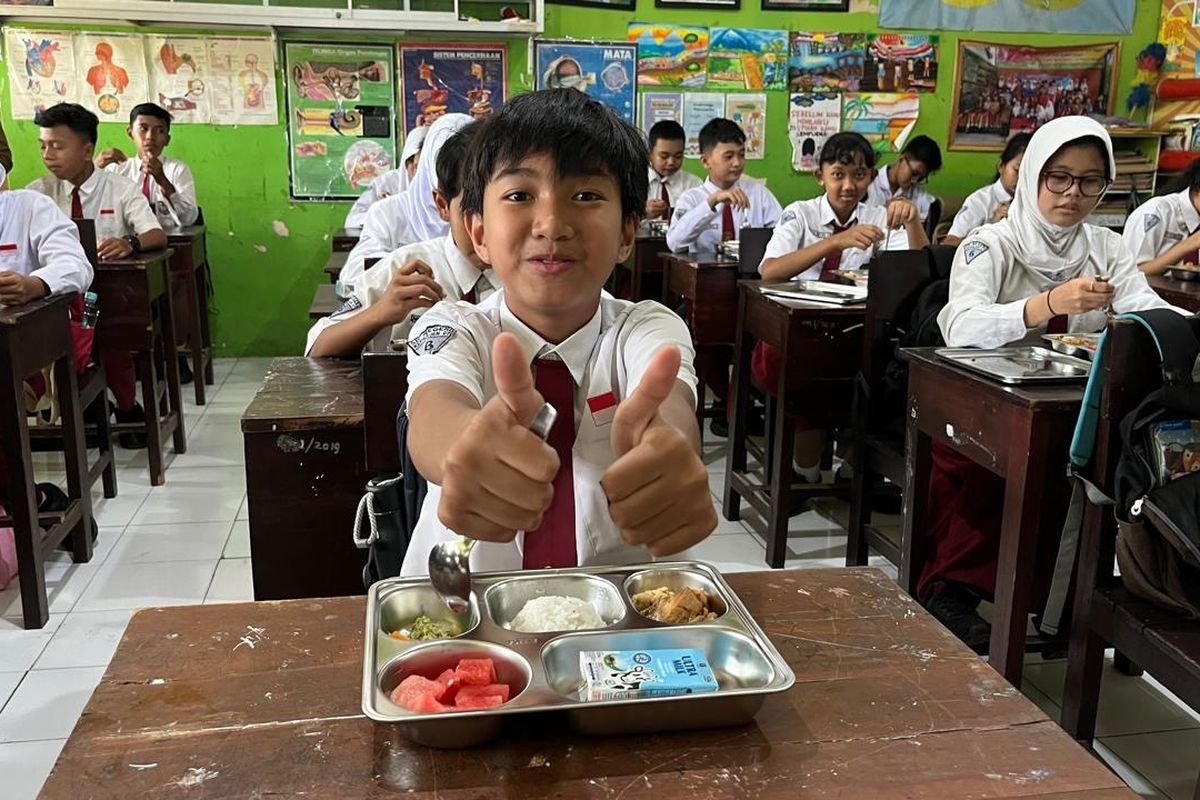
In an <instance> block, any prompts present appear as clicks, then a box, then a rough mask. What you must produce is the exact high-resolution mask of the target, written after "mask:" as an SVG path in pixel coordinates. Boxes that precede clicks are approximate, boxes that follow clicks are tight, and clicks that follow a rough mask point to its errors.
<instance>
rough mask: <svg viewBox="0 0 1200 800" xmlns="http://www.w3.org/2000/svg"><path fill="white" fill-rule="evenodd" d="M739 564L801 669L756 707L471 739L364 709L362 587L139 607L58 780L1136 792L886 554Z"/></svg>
mask: <svg viewBox="0 0 1200 800" xmlns="http://www.w3.org/2000/svg"><path fill="white" fill-rule="evenodd" d="M729 582H730V584H732V586H733V588H734V590H735V591H736V592H737V593H738V595H739V596H740V597H741V598H742V600H743V601H744V602H745V604H746V606H747V607H748V608H749V610H750V611H751V613H752V614H753V615H754V616H755V618H756V619H758V620H759V622H760V623H761V624H762V627H763V628H764V629H765V630H766V631H767V632H768V634H769V635H770V636H771V638H772V640H773V641H774V642H775V644H776V646H777V647H778V648H779V650H780V652H781V653H783V655H784V657H785V658H786V659H787V660H788V662H789V663H790V664H791V666H792V668H793V669H794V670H795V672H796V676H797V680H796V685H795V687H794V688H793V689H791V690H790V691H789V692H787V693H785V694H782V695H775V696H773V697H771V698H768V700H767V702H766V704H765V705H764V706H763V709H762V711H761V712H760V713H759V715H758V717H757V719H756V720H755V721H754V722H753V723H751V724H749V725H745V726H742V727H737V728H725V729H716V730H707V731H694V732H685V733H672V734H660V735H647V736H638V737H611V738H594V739H593V738H585V737H581V736H578V735H575V734H573V733H570V732H569V730H568V729H567V728H566V727H565V724H564V723H563V721H562V720H561V719H560V718H558V717H555V716H552V715H547V716H545V717H531V718H525V719H524V721H523V722H521V723H517V724H515V725H513V726H511V727H510V728H509V729H508V734H507V735H506V736H505V737H504V739H503V740H502V741H498V742H495V743H492V744H488V745H484V746H481V747H478V748H474V749H470V750H461V751H455V750H429V749H426V748H422V747H417V746H414V745H411V744H409V743H408V742H407V741H406V740H404V739H403V738H401V737H400V736H399V735H398V734H397V733H396V732H395V730H394V729H393V728H392V727H390V726H388V725H381V724H375V723H372V722H371V721H369V720H367V719H366V718H365V717H363V715H362V713H361V710H360V708H359V702H360V681H361V675H362V672H361V667H362V663H361V659H362V625H363V618H364V599H363V598H361V597H355V598H338V599H332V600H290V601H282V602H264V603H239V604H229V605H207V606H185V607H175V608H154V609H147V610H143V611H140V612H138V613H137V614H136V615H135V616H134V618H133V621H132V622H131V623H130V625H129V628H128V630H127V631H126V633H125V638H124V639H123V641H122V642H121V645H120V647H119V648H118V650H117V653H116V655H115V656H114V657H113V660H112V662H111V664H110V665H109V668H108V671H107V673H106V674H105V676H104V679H103V680H102V681H101V683H100V686H99V687H98V688H97V689H96V691H95V694H94V695H93V696H92V698H91V701H90V702H89V703H88V706H87V708H86V709H85V710H84V712H83V716H82V718H81V719H80V721H79V723H78V725H77V726H76V727H75V731H74V733H73V734H72V735H71V738H70V740H69V741H68V742H67V745H66V747H65V749H64V750H63V752H62V755H61V756H60V757H59V760H58V764H57V765H56V766H55V768H54V771H53V773H52V774H51V776H50V778H49V781H48V782H47V784H46V787H45V789H44V790H43V793H42V797H43V798H47V800H51V799H57V798H61V799H62V800H75V799H76V798H83V797H90V798H122V799H124V798H139V800H141V799H142V798H167V797H170V798H179V797H184V798H187V797H203V798H205V799H206V800H214V799H215V798H266V797H268V796H269V797H272V798H275V797H305V798H331V799H332V800H355V799H357V798H385V797H392V796H394V795H396V794H401V793H405V794H408V795H409V796H412V797H417V798H422V800H433V798H438V799H439V800H467V798H471V799H472V800H474V799H475V798H479V799H480V800H486V799H489V798H495V799H496V800H499V798H571V800H590V799H591V798H597V799H598V798H613V799H614V800H615V798H623V799H628V800H632V799H633V798H643V799H647V800H649V799H651V798H652V799H653V800H668V799H669V798H681V799H682V798H687V800H696V799H697V798H788V799H789V800H791V799H792V798H846V799H852V800H863V799H867V798H910V799H911V798H937V799H938V800H944V799H945V798H987V797H996V798H1042V799H1043V800H1068V798H1069V799H1070V800H1085V798H1086V800H1110V799H1114V798H1136V797H1137V795H1135V794H1133V793H1132V792H1131V791H1129V790H1128V789H1127V788H1125V787H1124V784H1122V783H1121V781H1120V779H1119V778H1117V777H1115V776H1114V775H1113V774H1112V773H1111V772H1109V771H1108V770H1107V769H1106V768H1105V767H1104V766H1103V765H1102V764H1101V763H1100V762H1098V761H1096V760H1095V759H1093V758H1092V757H1091V756H1090V755H1088V754H1087V753H1086V752H1085V751H1084V750H1083V749H1082V748H1081V747H1079V746H1078V745H1077V744H1076V743H1075V742H1074V741H1072V740H1071V739H1070V738H1069V737H1068V736H1067V735H1066V734H1065V733H1064V732H1063V731H1062V730H1061V729H1060V728H1059V727H1058V726H1057V725H1055V724H1054V723H1053V722H1051V721H1050V720H1049V719H1048V718H1047V717H1046V716H1045V715H1044V714H1043V713H1042V712H1041V711H1040V710H1038V708H1037V707H1036V706H1034V705H1033V704H1032V703H1030V702H1029V701H1028V700H1026V699H1025V698H1024V697H1023V696H1022V695H1021V694H1020V693H1019V692H1018V691H1016V690H1015V689H1013V688H1012V687H1011V686H1009V685H1008V684H1006V683H1005V682H1004V680H1003V679H1002V678H1000V676H999V675H997V674H996V673H995V672H993V671H992V670H991V669H990V668H989V667H988V666H987V665H986V664H985V663H983V662H981V661H980V660H979V659H977V658H976V657H975V656H974V655H973V654H971V653H970V652H969V651H968V650H966V649H965V648H964V647H963V646H962V645H961V644H959V643H958V642H957V640H955V639H954V638H952V637H951V636H950V635H949V634H948V633H947V632H946V631H945V630H944V629H943V628H941V627H940V626H939V625H937V624H936V623H935V622H934V621H933V620H932V619H931V618H930V617H929V616H928V615H927V614H926V613H925V612H924V611H923V610H922V609H920V608H919V607H918V606H917V605H915V604H914V603H913V602H912V601H911V600H909V599H908V598H907V597H906V596H905V595H904V594H902V593H901V592H900V590H899V589H898V587H897V586H896V585H895V584H894V583H893V582H892V581H890V580H889V579H888V578H887V577H886V576H885V575H884V574H883V573H881V572H879V571H878V570H875V569H871V568H855V569H825V570H802V571H801V570H796V571H787V572H784V571H774V572H757V573H742V574H736V575H730V576H729Z"/></svg>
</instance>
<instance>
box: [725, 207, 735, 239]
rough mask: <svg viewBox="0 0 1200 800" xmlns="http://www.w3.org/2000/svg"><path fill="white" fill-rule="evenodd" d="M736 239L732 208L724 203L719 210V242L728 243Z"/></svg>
mask: <svg viewBox="0 0 1200 800" xmlns="http://www.w3.org/2000/svg"><path fill="white" fill-rule="evenodd" d="M736 238H737V229H736V228H734V227H733V206H731V205H730V204H729V203H728V202H726V203H725V204H724V205H723V206H722V208H721V241H722V242H728V241H732V240H733V239H736Z"/></svg>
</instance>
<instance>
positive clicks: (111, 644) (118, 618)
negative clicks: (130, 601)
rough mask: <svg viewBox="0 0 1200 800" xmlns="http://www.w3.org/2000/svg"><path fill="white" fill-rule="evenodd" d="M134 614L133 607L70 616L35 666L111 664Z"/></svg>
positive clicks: (37, 667)
mask: <svg viewBox="0 0 1200 800" xmlns="http://www.w3.org/2000/svg"><path fill="white" fill-rule="evenodd" d="M131 616H133V610H132V609H128V608H126V609H118V610H115V611H75V612H73V613H71V614H69V615H67V618H66V619H65V620H63V623H62V624H61V625H59V626H58V630H57V631H55V633H54V638H53V639H51V640H50V644H49V645H48V646H47V647H46V649H45V650H43V651H42V655H41V657H39V658H38V660H37V663H36V664H35V665H34V669H39V670H42V669H64V668H68V667H106V666H108V662H109V661H111V660H112V656H113V653H114V652H116V650H117V644H118V643H119V642H120V641H121V637H122V636H123V635H124V634H125V626H127V625H128V624H129V618H130V617H131Z"/></svg>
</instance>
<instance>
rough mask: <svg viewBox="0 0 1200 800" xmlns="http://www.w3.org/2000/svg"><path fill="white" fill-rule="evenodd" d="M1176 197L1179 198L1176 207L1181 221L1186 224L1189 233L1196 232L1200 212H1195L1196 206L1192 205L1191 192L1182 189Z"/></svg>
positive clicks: (1199, 223) (1199, 224)
mask: <svg viewBox="0 0 1200 800" xmlns="http://www.w3.org/2000/svg"><path fill="white" fill-rule="evenodd" d="M1175 196H1176V197H1178V198H1179V201H1178V203H1177V205H1178V206H1179V213H1180V214H1182V215H1183V221H1184V222H1185V223H1187V229H1188V230H1189V231H1194V230H1196V228H1197V227H1200V212H1198V211H1196V206H1194V205H1193V204H1192V190H1191V189H1190V188H1189V189H1184V190H1183V191H1182V192H1176V194H1175Z"/></svg>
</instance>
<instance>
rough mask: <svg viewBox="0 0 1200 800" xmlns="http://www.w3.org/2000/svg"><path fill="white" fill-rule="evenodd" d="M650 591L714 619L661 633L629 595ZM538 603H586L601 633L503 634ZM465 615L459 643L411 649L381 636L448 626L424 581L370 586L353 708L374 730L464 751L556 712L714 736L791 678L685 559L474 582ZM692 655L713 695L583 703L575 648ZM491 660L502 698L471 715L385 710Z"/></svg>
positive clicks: (752, 627)
mask: <svg viewBox="0 0 1200 800" xmlns="http://www.w3.org/2000/svg"><path fill="white" fill-rule="evenodd" d="M658 586H667V587H668V588H671V589H680V588H682V587H685V586H694V587H696V588H700V589H704V590H705V591H706V592H708V593H709V596H710V597H712V598H713V601H712V602H713V606H714V610H715V611H718V612H721V613H720V616H718V618H717V619H715V620H711V621H709V622H703V623H694V624H691V625H666V624H663V623H659V622H655V621H653V620H651V619H649V618H647V617H644V616H642V615H641V614H639V613H638V612H637V611H636V610H634V607H633V604H632V602H631V601H630V597H631V596H632V595H634V594H637V593H638V592H640V591H643V590H646V589H652V588H655V587H658ZM542 595H564V596H569V597H579V598H582V599H584V600H587V601H589V602H591V603H592V605H593V606H594V607H595V608H596V610H597V611H598V612H599V613H600V615H601V617H602V618H603V619H604V620H605V621H606V622H609V623H610V624H609V626H608V627H606V628H602V629H599V630H590V631H575V632H566V633H518V632H516V631H513V630H511V629H510V628H509V627H508V624H509V622H510V621H511V620H512V618H513V617H514V616H516V613H517V612H518V611H519V610H520V609H521V607H522V606H523V605H524V604H525V602H526V601H527V600H529V599H530V598H533V597H538V596H542ZM470 600H471V602H470V607H469V608H468V610H467V611H466V612H465V613H464V614H463V615H461V617H459V619H460V620H461V622H462V623H463V628H464V633H463V634H462V635H460V636H457V637H455V638H452V639H444V640H438V641H432V642H411V641H403V640H398V639H395V638H393V637H392V636H391V632H392V631H393V630H396V629H398V628H400V627H403V626H404V625H406V624H407V623H408V622H410V621H411V620H412V619H413V618H415V617H416V616H418V615H420V614H426V615H428V616H430V617H433V618H434V619H439V618H440V619H449V618H454V615H453V614H452V613H451V612H450V611H449V610H448V609H447V608H446V607H445V605H444V604H442V602H441V600H440V598H439V597H438V596H437V593H436V592H434V590H433V588H432V587H431V586H430V584H429V579H428V578H426V577H424V576H422V577H419V578H396V579H392V580H386V581H381V582H379V583H376V584H375V585H374V586H372V587H371V591H370V592H369V593H368V596H367V621H366V628H365V634H364V639H365V641H364V648H363V675H362V678H363V682H362V709H363V713H364V714H366V715H367V716H368V717H369V718H371V719H373V720H376V721H378V722H389V723H395V724H397V725H399V726H400V727H401V731H402V732H403V733H404V735H405V736H407V737H408V738H409V739H411V740H412V741H414V742H417V743H418V744H423V745H428V746H431V747H469V746H472V745H476V744H479V743H481V742H484V741H487V740H489V739H492V738H494V737H496V736H498V735H499V734H500V733H501V732H502V730H503V729H504V726H505V724H506V723H507V722H508V721H509V720H510V719H511V718H513V717H515V716H518V715H521V714H530V713H544V712H560V713H563V714H565V716H566V719H567V721H568V722H569V723H570V725H571V726H572V727H573V728H574V729H575V730H576V731H578V732H579V733H582V734H588V735H608V734H627V733H645V732H653V731H664V730H685V729H691V728H709V727H721V726H726V725H740V724H744V723H746V722H749V721H750V720H751V719H753V718H754V715H755V714H757V713H758V710H759V708H761V707H762V704H763V701H764V700H765V699H766V696H767V695H769V694H773V693H776V692H782V691H785V690H787V689H788V688H790V687H791V686H792V684H793V683H795V680H796V676H795V675H794V674H793V673H792V670H791V669H790V668H789V667H788V665H787V662H785V661H784V660H783V657H782V656H780V654H779V652H778V651H777V650H776V649H775V647H774V645H772V644H771V641H770V640H769V639H768V638H767V636H766V634H765V633H763V631H762V629H761V628H760V627H759V626H758V624H757V623H756V622H755V621H754V619H753V618H752V617H751V616H750V613H749V612H748V611H747V610H746V607H745V606H744V605H742V602H741V600H739V599H738V597H737V595H736V594H734V592H733V590H732V589H731V588H730V587H729V584H728V583H726V582H725V579H724V578H723V577H722V576H721V574H720V573H719V572H717V571H716V570H715V569H713V568H712V567H710V566H709V565H707V564H703V563H700V562H692V561H679V562H661V563H651V564H637V565H630V566H621V567H591V568H573V569H556V570H539V571H537V572H493V573H485V574H482V575H476V576H473V578H472V597H471V599H470ZM680 647H694V648H697V649H699V650H700V651H701V652H703V653H704V655H705V657H706V658H707V659H708V663H709V665H710V666H711V667H712V669H713V672H714V674H715V675H716V676H717V681H718V684H719V686H720V688H719V689H718V690H717V691H716V692H711V693H705V694H693V695H682V696H676V697H659V698H635V699H629V700H604V701H585V700H582V699H581V694H580V691H579V690H580V689H581V688H582V687H583V685H584V681H583V677H582V675H581V674H580V671H579V657H578V656H579V653H580V651H583V650H644V649H661V648H680ZM471 657H476V658H482V657H489V658H493V659H495V663H496V672H497V679H498V680H499V681H501V682H503V683H508V684H510V686H511V687H512V698H511V699H510V700H509V701H508V702H507V703H505V704H504V705H502V706H500V707H499V708H492V709H486V710H479V711H474V710H472V711H447V712H441V713H432V714H420V713H415V712H411V711H408V710H406V709H404V708H402V707H400V706H398V705H396V704H394V703H393V702H392V701H391V699H390V697H389V694H390V693H391V691H392V689H393V688H395V686H396V685H397V684H398V683H399V682H400V681H401V680H403V679H404V678H405V677H407V676H408V675H411V674H421V675H425V676H426V677H429V678H433V677H435V676H437V675H438V674H439V673H440V672H441V671H442V670H443V669H447V668H450V667H453V666H454V665H455V664H456V663H457V662H458V659H460V658H471Z"/></svg>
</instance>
